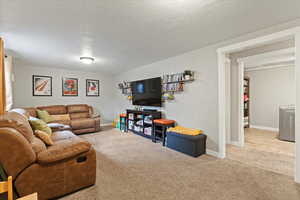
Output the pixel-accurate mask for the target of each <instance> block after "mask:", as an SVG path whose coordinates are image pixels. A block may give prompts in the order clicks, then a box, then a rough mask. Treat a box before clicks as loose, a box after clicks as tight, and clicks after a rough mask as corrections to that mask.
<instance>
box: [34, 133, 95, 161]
mask: <svg viewBox="0 0 300 200" xmlns="http://www.w3.org/2000/svg"><path fill="white" fill-rule="evenodd" d="M90 148H91V144H90V143H88V142H87V141H85V140H83V139H81V138H79V137H74V138H69V139H66V140H58V141H56V142H55V144H54V145H53V146H50V147H48V149H47V150H45V151H42V152H40V153H39V154H38V155H37V162H38V163H40V164H50V163H54V162H58V161H62V160H66V159H70V158H73V157H75V156H78V155H80V154H82V153H85V152H88V151H89V150H90Z"/></svg>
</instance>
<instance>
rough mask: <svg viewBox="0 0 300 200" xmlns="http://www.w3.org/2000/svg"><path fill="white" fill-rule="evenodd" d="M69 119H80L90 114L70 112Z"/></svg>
mask: <svg viewBox="0 0 300 200" xmlns="http://www.w3.org/2000/svg"><path fill="white" fill-rule="evenodd" d="M70 117H71V119H72V120H73V119H82V118H89V117H90V114H89V113H88V112H82V113H71V114H70Z"/></svg>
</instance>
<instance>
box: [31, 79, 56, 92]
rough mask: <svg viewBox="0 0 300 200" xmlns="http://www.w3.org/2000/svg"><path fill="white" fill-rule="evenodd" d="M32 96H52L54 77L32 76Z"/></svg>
mask: <svg viewBox="0 0 300 200" xmlns="http://www.w3.org/2000/svg"><path fill="white" fill-rule="evenodd" d="M32 95H33V96H52V77H51V76H39V75H32Z"/></svg>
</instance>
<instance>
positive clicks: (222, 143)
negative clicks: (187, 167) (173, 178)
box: [217, 27, 300, 183]
mask: <svg viewBox="0 0 300 200" xmlns="http://www.w3.org/2000/svg"><path fill="white" fill-rule="evenodd" d="M286 38H295V47H298V46H299V47H300V27H295V28H292V29H288V30H285V31H281V32H277V33H274V34H270V35H266V36H263V37H258V38H256V39H252V40H248V41H245V42H241V43H238V44H233V45H229V46H225V47H222V48H219V49H218V50H217V54H218V95H219V96H218V104H219V110H218V112H219V113H218V115H219V117H218V119H219V157H220V158H225V156H226V118H225V117H226V108H225V107H226V96H225V95H226V92H225V88H226V86H225V84H226V77H225V65H226V63H225V62H226V59H227V55H228V54H230V53H234V52H238V51H242V50H244V49H247V48H253V47H256V46H259V45H265V44H270V43H274V42H277V41H281V40H283V39H286ZM295 74H296V93H297V94H296V123H295V124H296V126H295V132H296V165H295V170H296V172H295V181H296V182H298V183H300V51H296V73H295ZM298 112H299V115H298ZM240 113H241V112H240ZM297 133H299V134H297Z"/></svg>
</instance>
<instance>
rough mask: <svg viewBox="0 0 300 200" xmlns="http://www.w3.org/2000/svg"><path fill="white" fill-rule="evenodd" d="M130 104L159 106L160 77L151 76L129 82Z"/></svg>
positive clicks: (160, 93)
mask: <svg viewBox="0 0 300 200" xmlns="http://www.w3.org/2000/svg"><path fill="white" fill-rule="evenodd" d="M131 88H132V104H133V105H138V106H157V107H161V95H162V92H161V78H160V77H158V78H152V79H146V80H140V81H134V82H132V83H131Z"/></svg>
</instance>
